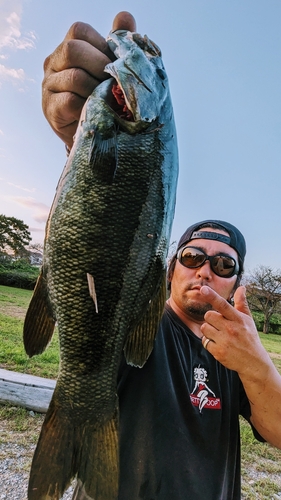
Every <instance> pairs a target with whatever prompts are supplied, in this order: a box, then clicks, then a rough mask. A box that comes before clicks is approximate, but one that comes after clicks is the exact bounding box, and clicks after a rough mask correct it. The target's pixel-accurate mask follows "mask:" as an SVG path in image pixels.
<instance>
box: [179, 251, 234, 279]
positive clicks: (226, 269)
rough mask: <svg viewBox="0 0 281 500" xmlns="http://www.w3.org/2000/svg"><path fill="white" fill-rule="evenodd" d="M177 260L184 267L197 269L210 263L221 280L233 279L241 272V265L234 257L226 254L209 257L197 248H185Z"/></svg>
mask: <svg viewBox="0 0 281 500" xmlns="http://www.w3.org/2000/svg"><path fill="white" fill-rule="evenodd" d="M177 259H178V260H179V261H180V263H181V264H182V265H183V266H184V267H188V268H190V269H196V268H198V267H201V266H203V264H205V262H206V260H208V261H209V262H210V266H211V269H212V271H213V272H214V273H215V274H216V275H217V276H220V277H221V278H231V276H234V274H238V272H239V264H238V262H236V260H235V259H234V258H233V257H230V256H229V255H226V254H221V253H220V254H217V255H207V254H206V253H205V252H203V250H199V248H196V247H183V248H180V249H179V251H178V253H177Z"/></svg>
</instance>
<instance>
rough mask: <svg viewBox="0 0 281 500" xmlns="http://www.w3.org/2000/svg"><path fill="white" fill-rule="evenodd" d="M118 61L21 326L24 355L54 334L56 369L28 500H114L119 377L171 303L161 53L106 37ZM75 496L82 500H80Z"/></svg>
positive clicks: (74, 160) (173, 140) (62, 192)
mask: <svg viewBox="0 0 281 500" xmlns="http://www.w3.org/2000/svg"><path fill="white" fill-rule="evenodd" d="M107 43H108V46H109V48H110V49H111V51H112V52H113V53H114V55H115V58H116V59H115V60H114V61H113V62H112V63H110V64H108V65H107V66H106V68H105V71H106V72H107V73H108V74H109V76H108V78H107V79H106V80H105V81H103V82H102V83H100V84H99V85H98V86H97V87H96V89H95V90H94V91H93V93H92V94H91V95H90V96H89V98H88V100H87V101H86V103H85V105H84V107H83V110H82V112H81V117H80V121H79V125H78V128H77V131H76V135H75V141H74V145H73V147H72V149H71V152H70V155H69V157H68V160H67V162H66V165H65V167H64V169H63V172H62V175H61V177H60V179H59V182H58V186H57V189H56V193H55V197H54V201H53V204H52V206H51V209H50V214H49V217H48V220H47V223H46V233H45V241H44V257H43V264H42V268H41V272H40V275H39V278H38V281H37V283H36V286H35V289H34V293H33V296H32V299H31V302H30V305H29V308H28V310H27V313H26V317H25V321H24V331H23V340H24V346H25V350H26V353H27V354H28V356H30V357H31V356H34V355H35V354H40V353H42V352H43V351H44V350H45V349H46V348H47V346H48V344H49V343H50V341H51V338H52V335H53V332H54V328H55V325H56V324H57V327H58V334H59V344H60V366H59V373H58V377H57V383H56V387H55V390H54V393H53V397H52V399H51V402H50V405H49V408H48V410H47V413H46V416H45V420H44V422H43V425H42V429H41V432H40V436H39V440H38V443H37V446H36V449H35V452H34V456H33V460H32V465H31V470H30V474H29V485H28V499H29V500H47V499H48V500H57V499H59V498H61V497H62V495H63V492H64V491H65V490H66V489H67V487H68V486H69V484H70V483H71V481H72V479H73V478H76V480H77V485H78V488H79V492H78V497H79V495H80V497H81V498H82V497H83V498H87V499H88V500H94V499H95V500H114V499H116V498H117V496H118V474H119V472H118V471H119V465H118V463H119V460H118V457H119V447H118V396H117V374H118V368H119V366H120V362H121V359H122V357H123V356H125V359H126V361H127V363H129V364H131V365H133V366H137V367H139V368H141V367H142V366H143V365H144V363H145V362H146V360H147V359H148V357H149V355H150V353H151V351H152V349H153V344H154V340H155V336H156V333H157V329H158V325H159V322H160V319H161V316H162V312H163V308H164V304H165V300H166V262H167V254H168V249H169V241H170V235H171V227H172V222H173V218H174V211H175V202H176V188H177V179H178V147H177V136H176V126H175V119H174V113H173V107H172V101H171V95H170V90H169V83H168V77H167V73H166V70H165V68H164V64H163V60H162V54H161V50H160V48H159V47H158V46H157V45H156V44H155V43H154V42H153V41H152V40H150V39H149V38H148V37H147V36H146V35H144V36H142V35H140V34H139V33H134V32H130V31H124V30H117V31H114V32H110V33H109V35H108V37H107ZM78 497H77V498H78Z"/></svg>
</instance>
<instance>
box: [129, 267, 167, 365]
mask: <svg viewBox="0 0 281 500" xmlns="http://www.w3.org/2000/svg"><path fill="white" fill-rule="evenodd" d="M166 293H167V287H166V273H163V278H162V281H161V284H160V287H159V290H158V292H157V293H156V295H155V296H154V297H153V299H152V300H151V302H150V304H149V307H148V309H147V310H146V312H145V314H144V315H143V317H142V319H141V321H140V322H139V323H138V325H137V326H136V328H135V329H134V330H133V332H132V333H131V334H130V335H129V336H128V337H127V340H126V343H125V346H124V354H125V358H126V361H127V363H128V364H129V365H133V366H138V367H140V368H141V367H142V366H143V365H144V364H145V362H146V360H147V358H148V357H149V355H150V353H151V351H152V349H153V345H154V340H155V337H156V334H157V331H158V326H159V323H160V320H161V317H162V314H163V310H164V305H165V301H166Z"/></svg>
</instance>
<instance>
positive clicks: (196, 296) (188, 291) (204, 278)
mask: <svg viewBox="0 0 281 500" xmlns="http://www.w3.org/2000/svg"><path fill="white" fill-rule="evenodd" d="M202 231H212V232H215V233H221V234H225V235H227V236H229V235H228V234H227V233H226V232H225V231H222V230H219V229H213V228H202ZM186 246H192V247H196V248H199V249H200V250H203V251H204V252H205V253H206V254H207V255H210V256H212V255H217V254H218V253H220V252H223V253H224V254H227V255H229V256H230V257H233V258H234V259H235V260H236V262H237V261H238V255H237V252H236V251H235V250H234V249H233V248H231V247H230V246H228V245H227V244H226V243H222V242H220V241H216V240H207V239H203V238H198V239H194V240H192V241H190V242H189V243H187V245H186ZM236 280H237V275H234V276H232V277H231V278H222V277H220V276H217V275H216V274H215V273H214V272H213V271H212V269H211V266H210V262H209V261H208V260H207V261H206V262H204V264H203V266H201V267H199V268H196V269H189V268H187V267H184V266H183V265H182V264H181V263H180V262H179V261H178V260H177V261H176V264H175V268H174V273H173V276H172V281H171V298H172V300H173V301H174V303H175V304H176V305H177V307H178V308H179V309H180V310H181V311H182V312H183V313H185V314H187V315H188V316H191V317H192V318H194V319H197V320H198V321H203V318H204V314H205V313H206V312H207V311H208V310H210V309H211V305H210V304H208V303H206V302H204V297H203V296H202V295H201V293H200V288H201V286H203V285H207V286H209V287H210V288H212V289H213V290H215V291H216V292H217V293H218V294H219V295H221V296H222V297H223V298H224V299H226V300H229V299H230V298H231V296H232V292H233V289H234V287H235V283H236Z"/></svg>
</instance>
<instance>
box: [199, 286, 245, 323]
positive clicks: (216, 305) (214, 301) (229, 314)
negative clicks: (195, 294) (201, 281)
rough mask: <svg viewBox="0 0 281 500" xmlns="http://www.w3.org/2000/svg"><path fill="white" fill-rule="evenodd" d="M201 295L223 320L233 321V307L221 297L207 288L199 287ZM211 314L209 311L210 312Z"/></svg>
mask: <svg viewBox="0 0 281 500" xmlns="http://www.w3.org/2000/svg"><path fill="white" fill-rule="evenodd" d="M200 291H201V293H202V295H204V298H205V299H206V301H207V302H208V303H209V304H211V306H212V307H213V309H214V310H215V311H217V312H219V313H220V314H221V315H222V316H224V318H227V319H233V318H234V317H235V316H236V311H235V309H234V307H233V306H232V305H231V304H229V303H228V302H227V300H225V299H224V298H223V297H221V296H220V295H219V294H218V293H216V292H215V290H212V288H210V287H208V286H202V287H201V290H200ZM210 312H211V311H210Z"/></svg>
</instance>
